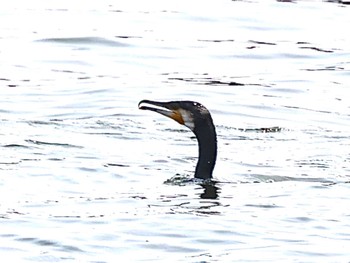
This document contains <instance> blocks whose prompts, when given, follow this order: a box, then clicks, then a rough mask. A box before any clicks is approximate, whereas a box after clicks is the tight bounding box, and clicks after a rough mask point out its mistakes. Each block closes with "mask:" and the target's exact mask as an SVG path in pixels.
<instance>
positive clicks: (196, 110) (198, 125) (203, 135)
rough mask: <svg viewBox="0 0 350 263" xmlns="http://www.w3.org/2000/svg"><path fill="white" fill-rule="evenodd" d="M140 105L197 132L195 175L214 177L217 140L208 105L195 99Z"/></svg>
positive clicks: (147, 101)
mask: <svg viewBox="0 0 350 263" xmlns="http://www.w3.org/2000/svg"><path fill="white" fill-rule="evenodd" d="M138 107H139V109H141V110H150V111H154V112H157V113H160V114H162V115H164V116H166V117H169V118H171V119H173V120H175V121H177V122H178V123H180V124H182V125H185V126H186V127H188V128H189V129H190V130H191V131H192V132H193V133H194V134H195V136H196V138H197V141H198V149H199V156H198V162H197V166H196V170H195V174H194V177H195V178H200V179H210V178H212V173H213V170H214V166H215V162H216V155H217V140H216V131H215V126H214V123H213V119H212V117H211V115H210V113H209V111H208V109H207V108H206V107H204V106H203V105H202V104H200V103H198V102H195V101H169V102H157V101H151V100H142V101H140V102H139V105H138Z"/></svg>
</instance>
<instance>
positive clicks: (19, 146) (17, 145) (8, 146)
mask: <svg viewBox="0 0 350 263" xmlns="http://www.w3.org/2000/svg"><path fill="white" fill-rule="evenodd" d="M2 147H5V148H24V149H28V148H30V147H29V146H27V145H22V144H6V145H3V146H2Z"/></svg>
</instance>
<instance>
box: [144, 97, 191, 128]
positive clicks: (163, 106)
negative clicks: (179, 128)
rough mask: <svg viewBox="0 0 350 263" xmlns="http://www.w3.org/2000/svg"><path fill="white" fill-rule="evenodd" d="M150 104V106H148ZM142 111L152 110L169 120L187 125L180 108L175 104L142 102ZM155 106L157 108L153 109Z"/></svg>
mask: <svg viewBox="0 0 350 263" xmlns="http://www.w3.org/2000/svg"><path fill="white" fill-rule="evenodd" d="M147 104H148V105H147ZM138 106H139V109H140V110H150V111H154V112H157V113H160V114H162V115H164V116H166V117H168V118H171V119H173V120H174V121H177V122H178V123H180V124H182V125H185V121H184V119H183V117H182V114H181V112H180V111H179V107H177V106H176V104H175V103H174V102H158V101H151V100H142V101H140V102H139V105H138ZM152 106H155V107H152Z"/></svg>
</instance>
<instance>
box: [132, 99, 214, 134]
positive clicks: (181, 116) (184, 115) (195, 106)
mask: <svg viewBox="0 0 350 263" xmlns="http://www.w3.org/2000/svg"><path fill="white" fill-rule="evenodd" d="M139 109H141V110H150V111H154V112H157V113H160V114H162V115H164V116H166V117H168V118H171V119H173V120H175V121H177V122H178V123H180V124H182V125H185V126H186V127H188V128H189V129H190V130H191V131H193V132H195V129H196V127H198V126H201V125H203V124H205V122H208V121H211V122H212V119H211V116H210V113H209V111H208V110H207V108H205V107H204V106H203V105H202V104H200V103H198V102H194V101H169V102H158V101H151V100H142V101H140V103H139Z"/></svg>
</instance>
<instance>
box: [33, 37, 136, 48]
mask: <svg viewBox="0 0 350 263" xmlns="http://www.w3.org/2000/svg"><path fill="white" fill-rule="evenodd" d="M37 41H38V42H51V43H58V44H74V45H82V44H87V45H98V46H107V47H129V46H130V44H126V43H123V42H118V41H114V40H109V39H106V38H102V37H70V38H44V39H39V40H37Z"/></svg>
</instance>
